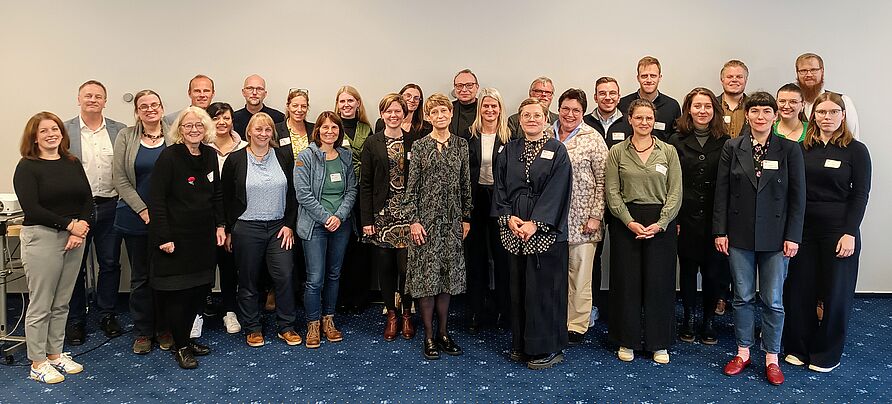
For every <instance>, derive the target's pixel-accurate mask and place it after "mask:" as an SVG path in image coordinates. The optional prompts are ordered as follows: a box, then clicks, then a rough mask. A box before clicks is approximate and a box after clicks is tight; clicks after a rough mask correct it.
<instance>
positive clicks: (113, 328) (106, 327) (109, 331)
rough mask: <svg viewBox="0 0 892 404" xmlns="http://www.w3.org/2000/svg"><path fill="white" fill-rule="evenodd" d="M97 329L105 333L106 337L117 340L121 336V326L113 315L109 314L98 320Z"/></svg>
mask: <svg viewBox="0 0 892 404" xmlns="http://www.w3.org/2000/svg"><path fill="white" fill-rule="evenodd" d="M99 329H101V330H102V332H104V333H105V336H106V337H109V338H117V337H120V336H121V325H120V324H118V319H117V318H116V317H115V315H114V314H109V315H107V316H105V317H102V318H101V319H99Z"/></svg>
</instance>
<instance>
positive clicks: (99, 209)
mask: <svg viewBox="0 0 892 404" xmlns="http://www.w3.org/2000/svg"><path fill="white" fill-rule="evenodd" d="M117 201H118V199H117V198H107V199H106V198H103V200H102V201H100V202H98V203H97V204H96V221H95V223H91V226H90V233H89V234H87V239H86V241H85V242H84V260H83V262H82V263H81V269H80V274H79V275H78V277H77V282H76V283H75V284H74V293H72V295H71V302H70V304H69V305H70V309H69V312H68V324H69V325H73V324H83V323H84V319H85V318H86V317H87V291H86V283H87V282H86V279H87V260H88V259H89V258H88V257H89V255H90V254H89V252H90V245H91V244H93V243H95V245H96V260H97V261H98V262H99V276H98V277H97V280H96V308H97V309H98V310H99V314H100V315H101V316H106V315H109V314H114V313H115V303H116V302H117V301H118V286H119V284H120V283H121V241H122V240H123V236H122V235H121V233H120V232H119V231H117V230H116V229H115V226H114V225H115V206H116V205H117Z"/></svg>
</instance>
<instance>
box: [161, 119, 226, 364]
mask: <svg viewBox="0 0 892 404" xmlns="http://www.w3.org/2000/svg"><path fill="white" fill-rule="evenodd" d="M172 127H173V128H175V129H174V132H173V139H174V143H175V144H173V145H171V146H169V147H167V148H165V149H164V151H163V152H161V156H159V157H158V160H157V161H156V162H155V170H154V171H153V172H152V182H151V199H150V203H149V211H151V212H152V214H153V217H152V221H151V222H150V223H149V240H150V241H149V245H150V249H151V250H152V253H151V254H152V258H151V263H152V264H151V267H150V271H149V283H150V285H151V286H152V288H153V289H155V291H156V293H157V296H158V302H159V306H160V307H159V309H160V310H159V312H160V313H159V314H160V315H161V316H162V317H164V318H165V319H166V321H167V324H168V325H169V326H170V331H171V333H172V334H173V339H174V345H175V347H174V349H172V351H173V354H174V358H175V359H176V361H177V363H178V364H179V365H180V367H181V368H183V369H192V368H195V367H197V366H198V361H196V360H195V355H199V356H200V355H207V354H208V353H209V352H210V349H208V347H206V346H204V345H201V344H198V343H197V342H195V341H193V340H190V339H189V332H190V330H191V328H192V320H193V319H194V318H195V316H196V315H197V314H198V313H199V311H200V310H201V309H202V307H203V306H204V300H205V296H207V293H208V292H209V291H210V288H211V286H212V285H213V284H214V269H215V267H216V264H217V262H216V247H217V246H220V245H223V242H224V241H225V240H226V233H225V232H224V221H225V220H224V213H223V193H222V189H221V187H220V181H219V174H218V171H217V156H216V152H214V150H213V149H212V148H210V147H209V146H206V145H204V144H203V142H207V141H208V140H209V138H210V135H209V134H210V133H211V132H210V131H211V128H212V127H213V121H212V120H211V117H210V116H208V114H207V112H205V111H204V110H203V109H201V108H199V107H194V106H192V107H188V108H186V109H184V110H183V111H182V112H180V115H179V116H178V117H177V119H176V120H175V121H174V124H173V125H172ZM156 248H157V249H156Z"/></svg>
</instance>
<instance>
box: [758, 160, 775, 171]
mask: <svg viewBox="0 0 892 404" xmlns="http://www.w3.org/2000/svg"><path fill="white" fill-rule="evenodd" d="M762 169H763V170H777V160H762Z"/></svg>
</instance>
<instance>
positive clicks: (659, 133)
mask: <svg viewBox="0 0 892 404" xmlns="http://www.w3.org/2000/svg"><path fill="white" fill-rule="evenodd" d="M636 78H637V79H638V85H639V89H638V91H635V92H634V93H631V94H629V95H626V96H625V97H623V98H622V99H620V100H619V110H620V112H622V113H628V112H629V105H632V101H635V100H637V99H639V98H642V99H645V100H648V101H650V102H652V103H653V104H654V107H656V108H657V110H656V111H654V114H655V115H656V116H655V118H656V121H655V122H654V130H653V134H654V135H655V136H656V137H658V138H660V140H662V141H666V140H667V139H669V135H671V134H673V133H675V120H676V119H678V117H679V116H681V107H679V106H678V101H676V100H675V99H674V98H672V97H670V96H668V95H666V94H663V93H660V80H662V79H663V73H662V68H661V67H660V61H659V60H658V59H657V58H655V57H653V56H645V57H643V58H641V60H639V61H638V75H637V76H636ZM628 134H630V135H631V134H632V131H631V130H629V132H628Z"/></svg>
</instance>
